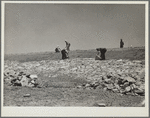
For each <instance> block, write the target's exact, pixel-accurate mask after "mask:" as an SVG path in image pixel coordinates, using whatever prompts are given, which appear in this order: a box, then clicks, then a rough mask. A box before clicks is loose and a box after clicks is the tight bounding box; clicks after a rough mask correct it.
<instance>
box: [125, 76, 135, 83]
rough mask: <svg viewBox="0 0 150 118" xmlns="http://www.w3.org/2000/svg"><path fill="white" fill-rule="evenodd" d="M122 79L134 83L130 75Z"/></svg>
mask: <svg viewBox="0 0 150 118" xmlns="http://www.w3.org/2000/svg"><path fill="white" fill-rule="evenodd" d="M124 80H127V81H128V82H131V83H136V81H135V79H134V78H132V77H126V78H124Z"/></svg>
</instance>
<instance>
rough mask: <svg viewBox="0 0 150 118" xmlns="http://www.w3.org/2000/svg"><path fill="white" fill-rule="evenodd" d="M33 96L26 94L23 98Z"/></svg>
mask: <svg viewBox="0 0 150 118" xmlns="http://www.w3.org/2000/svg"><path fill="white" fill-rule="evenodd" d="M30 96H31V95H30V94H25V95H24V96H23V97H30Z"/></svg>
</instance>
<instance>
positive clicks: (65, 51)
mask: <svg viewBox="0 0 150 118" xmlns="http://www.w3.org/2000/svg"><path fill="white" fill-rule="evenodd" d="M68 52H69V51H68V50H67V49H63V50H62V51H61V54H62V59H68V58H69V55H68Z"/></svg>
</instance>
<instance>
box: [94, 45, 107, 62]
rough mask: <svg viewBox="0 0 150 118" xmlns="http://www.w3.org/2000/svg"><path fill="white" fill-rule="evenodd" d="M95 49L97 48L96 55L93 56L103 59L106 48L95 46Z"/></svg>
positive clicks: (96, 58)
mask: <svg viewBox="0 0 150 118" xmlns="http://www.w3.org/2000/svg"><path fill="white" fill-rule="evenodd" d="M96 50H97V55H96V57H95V60H105V53H106V51H107V49H106V48H96ZM100 54H101V55H100Z"/></svg>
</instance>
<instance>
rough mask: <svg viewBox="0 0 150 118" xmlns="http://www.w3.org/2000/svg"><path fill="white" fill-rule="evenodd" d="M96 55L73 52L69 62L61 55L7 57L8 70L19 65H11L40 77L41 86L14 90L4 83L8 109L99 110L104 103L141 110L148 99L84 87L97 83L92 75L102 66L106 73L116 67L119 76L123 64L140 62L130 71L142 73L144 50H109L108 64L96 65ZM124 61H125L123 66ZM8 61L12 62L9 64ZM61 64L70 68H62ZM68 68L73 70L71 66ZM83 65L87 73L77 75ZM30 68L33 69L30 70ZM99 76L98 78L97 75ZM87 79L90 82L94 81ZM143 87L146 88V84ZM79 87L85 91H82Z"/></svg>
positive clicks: (44, 54) (102, 62) (52, 53)
mask: <svg viewBox="0 0 150 118" xmlns="http://www.w3.org/2000/svg"><path fill="white" fill-rule="evenodd" d="M95 55H96V50H76V51H70V53H69V57H70V59H68V60H61V54H60V53H54V52H43V53H30V54H20V55H18V54H17V55H5V62H6V67H7V68H9V67H10V65H11V64H10V62H13V61H17V66H16V69H15V68H14V67H15V66H14V65H13V64H12V65H11V66H12V68H13V69H15V70H17V69H18V68H19V67H21V70H22V71H25V72H28V73H30V74H32V73H34V74H37V75H38V78H39V79H38V82H39V85H40V86H39V87H33V88H30V87H22V86H10V85H9V84H8V83H4V106H51V107H52V106H85V107H98V106H99V104H100V103H104V104H105V106H106V107H120V106H121V107H137V106H140V103H141V102H142V101H143V100H144V98H145V96H144V95H141V96H140V95H133V94H120V93H116V92H113V91H110V90H104V88H103V87H101V86H98V87H97V88H94V89H93V88H84V87H81V85H83V84H87V83H89V82H92V81H95V77H96V76H95V75H92V76H90V77H89V75H90V74H91V73H94V72H95V69H98V68H99V67H100V68H101V67H102V66H106V70H105V71H108V70H109V69H111V67H112V71H113V70H116V71H115V74H116V72H117V70H119V69H117V67H116V66H118V67H119V68H121V69H124V70H125V71H126V69H125V66H122V63H121V62H125V63H127V62H133V61H134V60H140V61H141V62H140V65H138V64H137V65H132V68H131V69H130V71H132V70H134V71H135V72H136V71H137V70H136V69H137V67H136V66H140V68H141V69H142V68H144V67H145V49H144V47H137V48H124V49H108V51H107V52H106V60H105V61H94V60H93V59H92V58H95ZM88 59H89V60H88ZM120 59H123V60H121V62H120ZM6 60H7V61H8V60H9V61H8V62H7V61H6ZM117 60H119V61H117ZM116 62H117V63H116ZM7 63H9V64H10V65H9V64H7ZM107 63H109V64H107ZM119 63H120V64H119ZM37 64H38V65H39V66H37ZM61 64H66V65H63V66H62V65H61ZM68 64H69V66H67V65H68ZM96 64H97V65H99V67H97V65H96ZM111 64H112V65H111ZM115 64H117V65H115ZM118 64H119V65H118ZM35 65H36V66H35ZM83 65H84V66H85V69H83V68H80V69H79V68H78V70H76V71H74V70H73V69H75V68H76V67H82V66H83ZM28 66H31V67H29V68H28ZM56 66H57V67H56ZM89 66H91V67H93V69H91V70H92V71H89V72H88V71H87V69H86V68H90V67H89ZM95 66H96V67H95ZM107 67H108V68H107ZM12 68H11V69H12ZM19 69H20V68H19ZM71 70H72V71H71ZM81 70H83V71H81ZM103 70H104V69H103ZM130 71H128V74H130ZM100 72H103V71H100ZM95 73H96V74H97V72H95ZM77 75H79V76H77ZM120 76H122V75H120ZM87 78H90V81H89V80H88V79H87ZM142 84H144V80H143V82H142ZM78 86H80V87H81V88H78ZM26 94H30V96H29V97H24V95H26Z"/></svg>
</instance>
